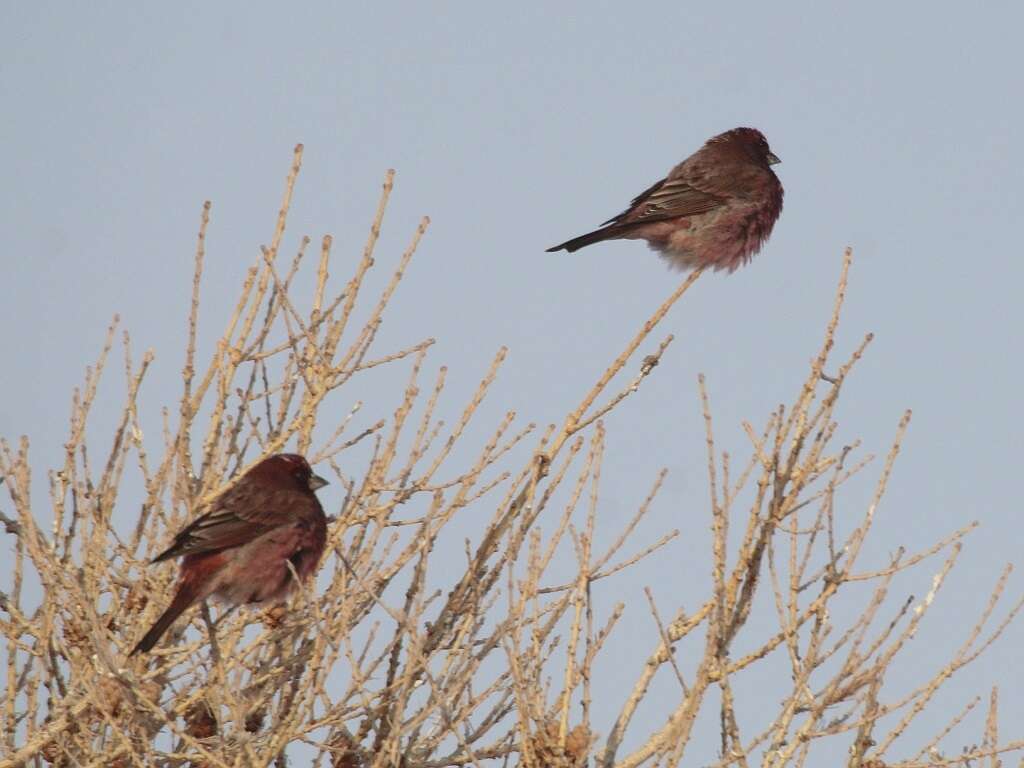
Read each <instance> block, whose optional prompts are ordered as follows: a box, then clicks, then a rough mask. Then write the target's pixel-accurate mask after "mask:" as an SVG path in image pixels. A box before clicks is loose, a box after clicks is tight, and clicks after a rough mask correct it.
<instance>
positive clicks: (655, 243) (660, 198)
mask: <svg viewBox="0 0 1024 768" xmlns="http://www.w3.org/2000/svg"><path fill="white" fill-rule="evenodd" d="M778 162H779V158H778V157H776V156H775V155H774V154H773V153H772V151H771V149H769V147H768V142H767V141H766V140H765V138H764V136H763V135H762V134H761V132H760V131H758V130H757V129H755V128H733V129H732V130H731V131H726V132H725V133H721V134H719V135H718V136H715V137H713V138H711V139H708V141H707V142H706V143H705V144H704V146H703V147H701V148H700V149H699V150H697V151H696V152H694V153H693V154H692V155H690V156H689V157H688V158H686V159H685V160H683V162H681V163H680V164H679V165H677V166H676V167H675V168H673V169H672V170H671V171H670V172H669V174H668V176H666V177H665V178H664V179H661V180H660V181H658V182H656V183H655V184H653V185H651V186H650V187H649V188H648V189H646V190H644V191H643V192H641V193H640V194H639V195H637V196H636V197H635V198H634V199H633V201H632V202H631V203H630V205H629V208H627V209H626V210H624V211H623V212H622V213H620V214H619V215H618V216H613V217H612V218H610V219H609V220H608V221H606V222H604V224H603V225H602V226H601V228H600V229H596V230H594V231H593V232H588V233H587V234H585V235H580V236H579V237H575V238H573V239H572V240H568V241H566V242H564V243H562V244H561V245H556V246H554V247H553V248H548V251H560V250H566V251H569V252H570V253H571V252H573V251H576V250H578V249H580V248H584V247H586V246H588V245H591V244H593V243H597V242H600V241H602V240H619V239H624V240H634V239H638V240H646V241H647V244H648V245H649V246H650V247H651V248H653V249H654V250H655V251H657V252H658V253H660V254H661V255H662V256H663V257H664V258H665V259H666V260H667V261H668V262H669V264H670V265H671V266H673V267H676V268H678V269H693V268H696V267H710V268H713V269H716V270H719V269H725V270H728V271H729V272H733V271H735V270H736V269H737V268H739V267H741V266H743V265H744V264H746V263H747V262H748V261H750V259H751V257H753V255H754V254H755V253H757V252H758V251H759V250H760V249H761V246H762V245H764V243H765V241H766V240H767V239H768V236H769V235H770V234H771V233H772V228H773V227H774V226H775V221H776V220H777V219H778V218H779V214H780V213H782V194H783V191H782V184H781V183H780V182H779V178H778V176H776V175H775V172H774V171H773V170H772V168H771V166H772V165H774V164H776V163H778Z"/></svg>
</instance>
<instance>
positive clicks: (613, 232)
mask: <svg viewBox="0 0 1024 768" xmlns="http://www.w3.org/2000/svg"><path fill="white" fill-rule="evenodd" d="M630 229H632V227H631V226H630V225H622V224H612V225H611V226H610V227H601V228H600V229H595V230H594V231H593V232H587V234H585V235H580V236H579V237H574V238H573V239H572V240H566V241H565V242H564V243H562V244H561V245H555V246H552V247H551V248H548V250H547V252H548V253H553V252H554V251H568V252H569V253H572V252H573V251H578V250H579V249H580V248H586V247H587V246H588V245H593V244H594V243H599V242H601V241H602V240H614V239H616V238H618V237H622V235H623V234H624V233H625V232H627V231H628V230H630Z"/></svg>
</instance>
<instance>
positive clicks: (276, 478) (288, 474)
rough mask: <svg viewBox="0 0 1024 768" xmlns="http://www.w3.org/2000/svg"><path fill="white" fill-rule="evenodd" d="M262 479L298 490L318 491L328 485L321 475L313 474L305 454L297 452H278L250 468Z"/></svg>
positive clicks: (251, 471)
mask: <svg viewBox="0 0 1024 768" xmlns="http://www.w3.org/2000/svg"><path fill="white" fill-rule="evenodd" d="M250 473H251V474H252V475H255V476H256V477H258V478H260V479H261V480H264V481H267V482H270V483H274V484H277V485H284V486H290V487H294V488H296V489H297V490H308V491H316V490H318V489H320V488H323V487H324V486H325V485H327V481H326V480H325V479H324V478H322V477H320V475H316V474H313V469H312V467H310V466H309V462H308V461H306V458H305V457H304V456H300V455H299V454H297V453H278V454H275V455H273V456H270V457H269V458H266V459H264V460H263V461H261V462H260V463H259V464H257V465H256V466H255V467H253V468H252V470H250Z"/></svg>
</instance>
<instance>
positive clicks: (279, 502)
mask: <svg viewBox="0 0 1024 768" xmlns="http://www.w3.org/2000/svg"><path fill="white" fill-rule="evenodd" d="M311 501H312V503H314V504H318V503H319V502H317V501H316V498H315V497H313V498H312V499H309V498H307V497H306V496H304V495H303V494H301V493H296V492H295V491H293V490H291V489H273V488H268V487H267V486H265V485H258V484H255V483H246V482H244V481H243V482H241V483H239V484H238V485H236V486H235V487H234V488H232V489H231V490H229V491H227V492H226V493H224V494H223V495H222V496H221V497H220V498H219V499H217V501H216V503H215V506H214V507H213V509H211V510H210V511H209V512H207V513H206V514H205V515H201V516H200V517H198V518H196V519H195V520H194V521H192V523H190V524H189V525H188V526H187V527H186V528H185V529H184V530H182V531H181V532H180V533H178V535H177V536H175V537H174V543H173V544H171V546H170V547H168V548H167V550H165V551H164V552H162V553H160V554H159V555H157V556H156V557H155V558H154V559H153V562H154V563H156V562H160V561H162V560H169V559H171V558H173V557H181V556H182V555H194V554H199V553H202V552H213V551H216V550H219V549H227V548H229V547H238V546H241V545H242V544H246V543H248V542H250V541H252V540H253V539H255V538H256V537H257V536H260V535H261V534H263V533H265V532H266V531H268V530H270V529H271V528H275V527H277V526H280V525H285V524H288V523H292V522H295V520H296V519H297V518H298V517H301V516H302V515H301V512H302V511H304V509H299V507H300V506H301V507H304V506H305V505H308V504H309V503H310V502H311ZM297 513H299V514H297Z"/></svg>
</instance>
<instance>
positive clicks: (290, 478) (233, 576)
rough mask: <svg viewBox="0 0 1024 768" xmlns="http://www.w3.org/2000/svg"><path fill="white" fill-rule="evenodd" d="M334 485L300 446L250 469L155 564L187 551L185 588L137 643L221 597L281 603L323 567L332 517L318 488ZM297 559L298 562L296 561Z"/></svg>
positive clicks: (181, 581)
mask: <svg viewBox="0 0 1024 768" xmlns="http://www.w3.org/2000/svg"><path fill="white" fill-rule="evenodd" d="M325 485H327V481H326V480H324V479H323V478H322V477H319V476H318V475H314V474H313V470H312V469H310V466H309V463H308V462H307V461H306V460H305V459H304V458H303V457H302V456H299V455H297V454H294V453H279V454H277V455H275V456H271V457H269V458H266V459H264V460H263V461H261V462H260V463H259V464H257V465H256V466H255V467H253V468H252V469H250V470H249V471H248V472H247V473H246V474H245V476H244V477H243V478H242V479H241V480H239V481H238V483H237V484H236V485H235V486H234V487H232V488H231V489H230V490H228V491H226V492H225V493H223V494H222V495H221V496H220V497H219V498H217V499H216V501H214V502H213V505H212V507H211V508H210V511H209V512H207V513H206V514H204V515H202V516H200V517H199V518H197V519H196V520H194V521H193V522H192V523H191V524H190V525H188V526H187V527H186V528H185V529H184V530H182V531H181V532H180V533H179V534H178V535H177V536H175V537H174V543H173V544H171V546H170V547H168V548H167V550H166V551H164V552H162V553H160V554H159V555H157V556H156V557H155V558H153V562H154V563H159V562H162V561H164V560H170V559H171V558H172V557H182V556H183V559H182V561H181V573H180V575H179V577H178V586H177V592H176V593H175V595H174V599H173V600H171V604H170V605H169V606H168V607H167V610H165V611H164V612H163V614H162V615H161V616H160V618H159V619H157V620H156V623H155V624H153V626H152V628H151V629H150V630H149V632H147V633H146V634H145V636H144V637H143V638H142V639H141V640H140V641H139V643H138V645H136V646H135V648H134V649H133V650H132V655H134V654H136V653H138V652H139V651H149V650H150V649H152V648H153V646H154V645H156V643H157V641H158V640H159V639H160V637H161V636H162V635H163V634H164V632H166V631H167V629H168V627H170V626H171V625H172V624H173V623H174V621H175V619H177V618H178V617H179V616H180V615H181V614H182V613H183V612H184V611H185V610H186V609H187V608H188V607H189V606H191V605H193V604H195V603H197V602H199V601H201V600H205V599H206V598H208V597H211V596H214V597H218V598H220V599H222V600H223V601H225V602H227V603H230V604H231V605H239V604H242V603H273V602H277V601H280V600H283V599H284V598H285V597H287V596H288V594H289V593H290V592H291V591H292V590H293V589H294V588H295V586H296V582H295V579H294V577H293V576H292V569H294V571H295V573H296V574H297V575H298V577H299V579H300V580H302V581H308V580H309V578H310V577H311V576H312V575H313V573H314V572H315V571H316V568H317V565H319V563H320V556H321V555H322V554H323V551H324V546H325V544H326V543H327V518H326V516H325V515H324V510H323V507H321V506H320V502H319V500H318V499H317V497H316V495H315V494H314V491H316V490H317V489H318V488H323V487H324V486H325ZM289 563H290V564H291V568H289Z"/></svg>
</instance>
